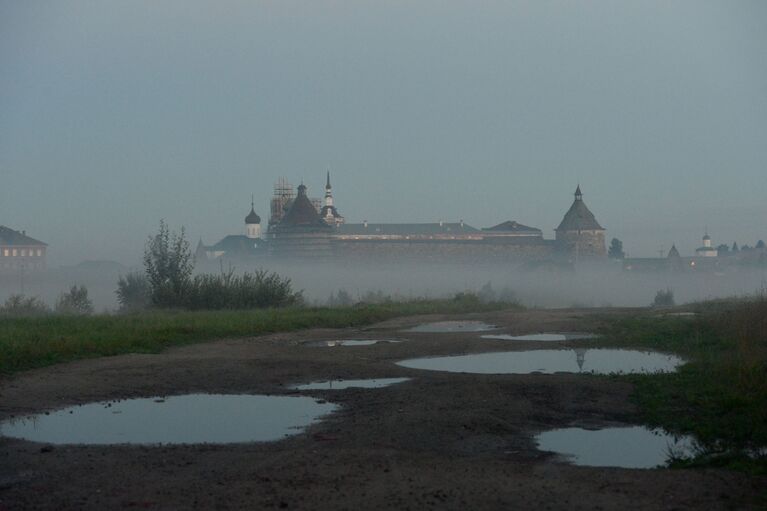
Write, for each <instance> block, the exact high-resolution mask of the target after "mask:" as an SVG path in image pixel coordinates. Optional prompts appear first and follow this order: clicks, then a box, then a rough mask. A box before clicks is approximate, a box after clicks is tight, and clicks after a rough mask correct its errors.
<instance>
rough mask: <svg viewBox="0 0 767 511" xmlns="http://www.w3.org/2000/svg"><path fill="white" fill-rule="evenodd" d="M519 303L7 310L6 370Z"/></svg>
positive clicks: (0, 363)
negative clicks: (27, 313)
mask: <svg viewBox="0 0 767 511" xmlns="http://www.w3.org/2000/svg"><path fill="white" fill-rule="evenodd" d="M512 307H519V306H517V305H515V304H509V303H490V304H485V303H481V302H479V301H478V300H476V299H472V297H457V298H456V299H453V300H415V301H411V302H391V303H381V304H373V305H364V306H355V307H338V308H284V309H260V310H246V311H195V312H186V311H153V312H143V313H136V314H126V315H106V314H104V315H96V316H55V315H49V316H41V317H29V318H0V374H10V373H14V372H17V371H23V370H26V369H32V368H36V367H44V366H48V365H51V364H56V363H59V362H66V361H70V360H77V359H82V358H92V357H101V356H109V355H119V354H122V353H157V352H159V351H162V350H163V349H164V348H167V347H168V346H175V345H180V344H187V343H192V342H200V341H208V340H213V339H220V338H226V337H246V336H255V335H262V334H268V333H273V332H288V331H293V330H300V329H306V328H344V327H354V326H361V325H367V324H371V323H375V322H377V321H383V320H385V319H389V318H393V317H397V316H407V315H414V314H431V313H467V312H481V311H488V310H498V309H503V308H512Z"/></svg>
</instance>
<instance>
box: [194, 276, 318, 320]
mask: <svg viewBox="0 0 767 511" xmlns="http://www.w3.org/2000/svg"><path fill="white" fill-rule="evenodd" d="M183 293H184V296H183V306H185V307H186V308H189V309H193V310H199V309H209V310H216V309H263V308H267V307H287V306H291V305H301V304H302V303H303V296H302V294H301V292H294V291H293V289H292V284H291V281H290V279H288V278H283V277H280V276H279V275H278V274H276V273H270V272H266V271H264V270H257V271H256V272H254V273H249V272H245V273H243V274H242V275H236V274H235V273H234V271H233V270H230V271H228V272H224V273H221V274H218V275H211V274H201V275H196V276H195V277H194V278H193V279H192V280H191V282H190V283H189V284H188V285H187V286H186V287H185V290H184V292H183Z"/></svg>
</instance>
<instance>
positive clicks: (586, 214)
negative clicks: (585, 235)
mask: <svg viewBox="0 0 767 511" xmlns="http://www.w3.org/2000/svg"><path fill="white" fill-rule="evenodd" d="M580 192H581V187H580V185H579V186H578V189H577V190H576V192H575V194H576V196H575V200H574V201H573V205H572V206H570V209H569V210H568V211H567V213H565V217H564V218H563V219H562V223H560V224H559V227H557V229H556V230H557V231H604V228H602V226H601V225H599V222H597V220H596V218H594V214H593V213H592V212H591V211H589V208H588V207H586V203H585V202H583V199H582V198H581V193H580Z"/></svg>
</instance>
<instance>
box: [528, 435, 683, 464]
mask: <svg viewBox="0 0 767 511" xmlns="http://www.w3.org/2000/svg"><path fill="white" fill-rule="evenodd" d="M535 440H536V442H537V443H538V449H540V450H542V451H550V452H555V453H557V454H560V455H562V456H563V457H564V458H565V459H566V460H568V461H570V462H571V463H573V464H575V465H582V466H588V467H623V468H654V467H658V466H662V465H666V464H668V462H669V461H670V460H671V458H672V456H673V457H690V456H692V455H693V454H694V442H693V441H692V439H691V438H690V437H674V436H672V435H670V434H668V433H666V432H665V431H663V430H651V429H647V428H644V427H641V426H633V427H621V428H606V429H599V430H587V429H581V428H566V429H556V430H553V431H546V432H544V433H541V434H539V435H538V436H537V437H535Z"/></svg>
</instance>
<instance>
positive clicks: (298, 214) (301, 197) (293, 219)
mask: <svg viewBox="0 0 767 511" xmlns="http://www.w3.org/2000/svg"><path fill="white" fill-rule="evenodd" d="M279 227H280V228H281V229H282V228H291V227H313V228H320V229H329V228H330V226H329V225H328V224H326V223H325V222H324V221H323V220H322V218H320V215H319V213H317V210H316V209H314V206H313V205H312V202H311V201H310V200H309V197H307V195H306V186H304V184H303V183H301V185H299V187H298V195H297V196H296V198H295V199H294V200H293V204H291V206H290V209H288V211H287V213H285V216H284V217H282V220H281V221H280V223H279Z"/></svg>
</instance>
